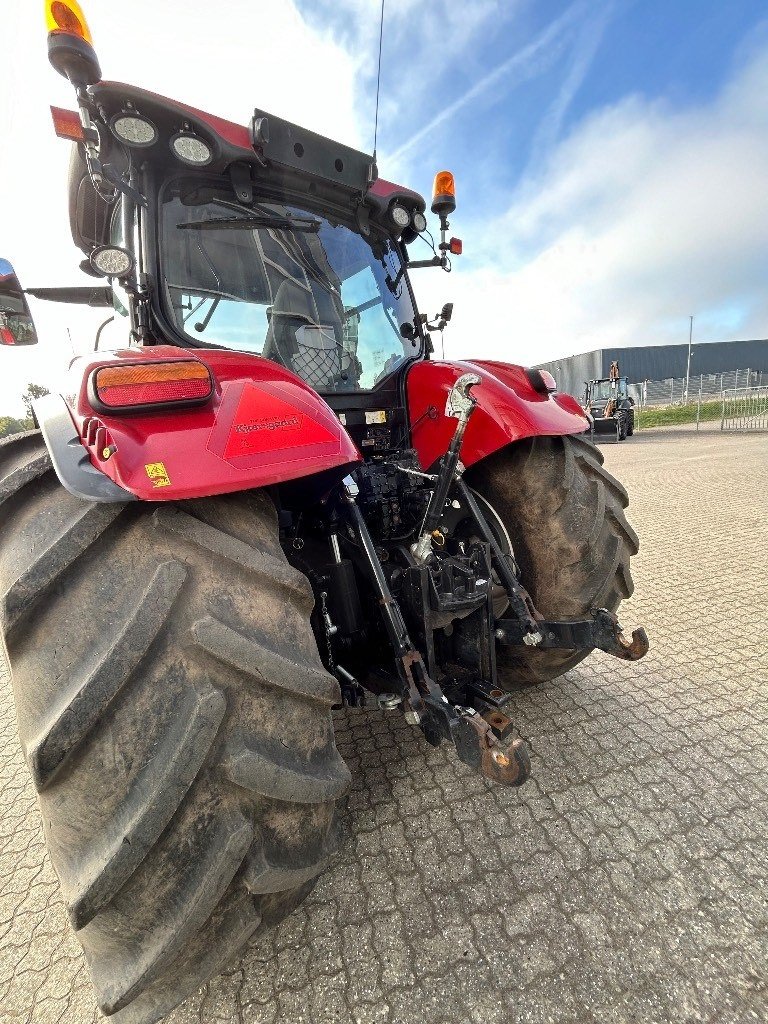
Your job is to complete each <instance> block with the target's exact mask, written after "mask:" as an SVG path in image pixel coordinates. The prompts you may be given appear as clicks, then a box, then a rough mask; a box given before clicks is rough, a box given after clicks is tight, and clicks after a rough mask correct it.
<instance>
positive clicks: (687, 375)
mask: <svg viewBox="0 0 768 1024" xmlns="http://www.w3.org/2000/svg"><path fill="white" fill-rule="evenodd" d="M688 319H689V320H690V321H691V322H690V325H689V327H688V366H687V368H686V371H685V404H686V405H687V404H688V381H689V380H690V379H691V342H692V341H693V314H691V315H690V316H689V318H688Z"/></svg>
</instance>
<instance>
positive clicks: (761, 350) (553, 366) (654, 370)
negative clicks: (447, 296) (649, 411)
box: [538, 340, 768, 398]
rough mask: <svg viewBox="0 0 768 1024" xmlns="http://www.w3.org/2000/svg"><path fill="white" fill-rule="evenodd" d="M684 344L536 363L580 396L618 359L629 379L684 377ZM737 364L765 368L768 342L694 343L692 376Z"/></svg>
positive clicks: (564, 388) (614, 350)
mask: <svg viewBox="0 0 768 1024" xmlns="http://www.w3.org/2000/svg"><path fill="white" fill-rule="evenodd" d="M687 358H688V346H687V345H645V346H639V345H638V346H633V347H632V348H606V349H596V350H595V351H593V352H584V353H582V354H580V355H575V356H566V357H564V358H563V359H553V360H550V361H549V362H547V363H539V364H538V366H539V368H540V369H544V370H549V372H550V373H551V374H552V375H553V376H554V378H555V380H556V381H557V383H558V386H559V388H560V390H561V391H565V392H567V393H568V394H569V395H574V397H576V398H580V397H581V395H582V394H583V393H584V381H585V380H592V379H595V378H599V377H607V376H608V370H609V369H610V365H611V362H612V361H613V360H614V359H618V361H619V367H620V368H621V373H622V375H626V376H627V377H629V379H630V381H633V382H634V381H643V380H666V379H667V378H669V377H684V376H685V369H686V361H687ZM736 367H743V368H744V369H746V368H749V369H751V370H763V371H768V341H766V340H753V341H713V342H710V343H709V344H702V345H695V344H694V346H693V350H692V354H691V378H693V377H694V376H696V377H698V375H699V374H701V373H724V372H726V371H728V370H733V369H735V368H736Z"/></svg>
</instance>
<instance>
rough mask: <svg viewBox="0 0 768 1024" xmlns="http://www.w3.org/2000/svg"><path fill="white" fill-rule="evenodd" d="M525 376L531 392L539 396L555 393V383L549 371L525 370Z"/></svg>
mask: <svg viewBox="0 0 768 1024" xmlns="http://www.w3.org/2000/svg"><path fill="white" fill-rule="evenodd" d="M525 375H526V377H527V378H528V380H529V381H530V383H531V387H532V388H533V390H534V391H538V392H539V394H542V395H548V394H549V393H550V392H552V391H557V382H556V380H555V378H554V377H553V376H552V374H551V373H550V372H549V370H526V371H525Z"/></svg>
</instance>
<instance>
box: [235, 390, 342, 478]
mask: <svg viewBox="0 0 768 1024" xmlns="http://www.w3.org/2000/svg"><path fill="white" fill-rule="evenodd" d="M337 440H338V438H337V437H335V436H334V435H333V434H332V433H331V432H330V431H329V430H326V428H325V427H324V426H322V425H321V424H320V423H317V422H316V421H315V420H313V419H312V417H311V416H307V414H306V413H305V412H301V411H300V410H299V409H297V408H296V407H295V406H294V405H291V404H290V403H289V402H284V401H283V400H282V399H281V398H277V397H276V396H275V395H273V394H271V393H270V392H269V391H265V390H263V389H262V388H260V387H259V386H258V385H256V384H251V383H250V382H249V383H247V384H245V385H244V387H243V393H242V394H241V396H240V401H239V402H238V405H237V412H236V413H235V418H234V420H233V421H232V426H231V428H230V431H229V437H228V438H227V446H226V448H225V450H224V458H225V459H233V458H237V456H239V455H258V454H259V453H261V452H274V451H280V450H281V449H284V448H302V447H303V446H305V445H310V444H317V443H318V442H323V441H337Z"/></svg>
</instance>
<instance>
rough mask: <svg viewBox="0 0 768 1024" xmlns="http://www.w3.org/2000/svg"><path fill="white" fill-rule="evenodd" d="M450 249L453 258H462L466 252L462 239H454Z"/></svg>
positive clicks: (451, 241)
mask: <svg viewBox="0 0 768 1024" xmlns="http://www.w3.org/2000/svg"><path fill="white" fill-rule="evenodd" d="M448 248H449V250H450V252H451V255H453V256H461V254H462V252H463V251H464V243H463V242H462V240H461V239H460V238H452V239H451V240H450V242H449V243H448Z"/></svg>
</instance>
